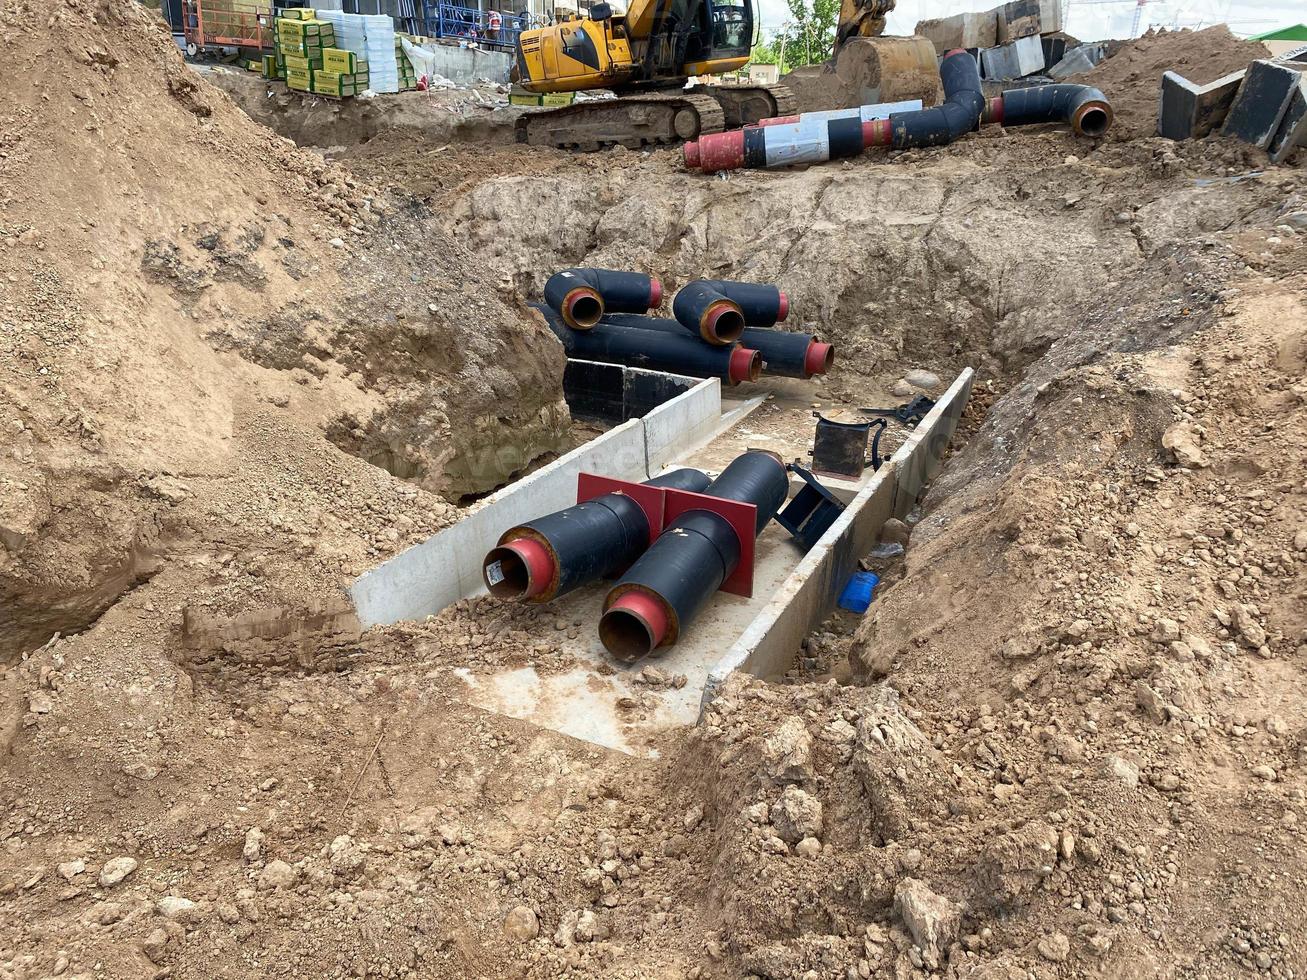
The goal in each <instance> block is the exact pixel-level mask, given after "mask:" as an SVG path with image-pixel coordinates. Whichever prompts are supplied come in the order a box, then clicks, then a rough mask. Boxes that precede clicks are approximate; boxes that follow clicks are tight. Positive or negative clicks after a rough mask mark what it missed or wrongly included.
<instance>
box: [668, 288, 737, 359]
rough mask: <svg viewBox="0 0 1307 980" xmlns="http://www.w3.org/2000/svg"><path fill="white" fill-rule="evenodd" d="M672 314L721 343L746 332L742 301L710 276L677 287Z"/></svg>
mask: <svg viewBox="0 0 1307 980" xmlns="http://www.w3.org/2000/svg"><path fill="white" fill-rule="evenodd" d="M672 315H673V316H675V317H676V320H677V322H678V323H680V325H681V326H683V327H684V328H685V329H686V330H688V331H690V332H691V333H692V334H695V335H697V336H698V337H700V338H701V339H703V340H704V341H706V342H707V343H710V344H716V345H718V346H724V345H726V344H733V343H735V341H737V340H739V339H740V334H742V333H743V332H744V312H743V311H742V310H741V309H740V304H739V303H737V302H735V300H733V299H730V298H729V297H728V296H727V295H726V294H725V293H723V292H722V291H721V290H720V289H718V288H717V284H716V283H713V282H709V281H708V280H706V279H696V280H695V281H694V282H689V283H686V284H685V285H684V286H682V287H681V288H680V289H679V290H677V293H676V298H675V299H674V300H672Z"/></svg>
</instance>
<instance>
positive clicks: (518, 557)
mask: <svg viewBox="0 0 1307 980" xmlns="http://www.w3.org/2000/svg"><path fill="white" fill-rule="evenodd" d="M556 571H557V566H556V565H555V564H554V556H553V554H551V553H550V551H549V549H548V548H546V547H545V546H544V545H542V544H541V543H540V542H539V541H536V540H535V539H533V538H514V539H513V540H512V541H507V542H505V543H504V544H501V545H500V546H499V547H498V548H491V549H490V553H489V554H487V555H486V560H485V564H484V565H483V566H482V568H481V577H482V578H483V579H484V580H485V583H486V588H487V589H489V590H490V594H491V595H492V596H494V597H495V598H497V599H534V598H535V597H536V596H539V595H542V594H544V593H545V592H546V591H548V589H549V586H550V584H551V583H552V582H553V581H554V574H555V572H556Z"/></svg>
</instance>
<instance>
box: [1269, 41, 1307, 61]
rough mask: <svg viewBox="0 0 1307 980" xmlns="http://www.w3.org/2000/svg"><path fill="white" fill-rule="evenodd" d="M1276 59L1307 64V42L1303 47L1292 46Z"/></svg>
mask: <svg viewBox="0 0 1307 980" xmlns="http://www.w3.org/2000/svg"><path fill="white" fill-rule="evenodd" d="M1275 60H1276V61H1285V62H1289V61H1292V62H1296V63H1298V64H1307V44H1304V45H1302V46H1301V47H1297V48H1291V49H1289V50H1288V51H1286V52H1284V54H1282V55H1280V56H1279V57H1277V58H1276V59H1275Z"/></svg>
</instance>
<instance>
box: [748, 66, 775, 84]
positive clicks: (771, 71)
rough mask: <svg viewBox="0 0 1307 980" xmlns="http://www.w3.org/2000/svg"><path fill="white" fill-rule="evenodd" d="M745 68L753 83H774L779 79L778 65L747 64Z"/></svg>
mask: <svg viewBox="0 0 1307 980" xmlns="http://www.w3.org/2000/svg"><path fill="white" fill-rule="evenodd" d="M745 70H746V71H747V72H748V74H749V81H751V82H753V83H754V84H755V85H775V84H776V83H777V82H779V81H780V80H781V68H780V65H748V66H747V67H746V69H745Z"/></svg>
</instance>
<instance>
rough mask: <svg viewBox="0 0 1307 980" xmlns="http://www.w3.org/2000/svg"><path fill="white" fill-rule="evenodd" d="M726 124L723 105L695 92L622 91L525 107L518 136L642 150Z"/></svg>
mask: <svg viewBox="0 0 1307 980" xmlns="http://www.w3.org/2000/svg"><path fill="white" fill-rule="evenodd" d="M725 128H726V117H725V114H724V113H723V111H722V106H721V105H720V104H719V103H718V102H717V100H716V99H714V98H712V97H710V96H709V95H703V94H699V93H698V92H697V91H696V92H675V93H662V92H657V93H649V94H646V95H623V96H619V97H618V98H615V99H605V100H603V101H595V102H582V103H580V104H578V105H570V106H564V107H562V108H559V109H550V110H548V111H547V112H527V113H524V114H523V115H522V116H520V117H519V118H518V120H517V128H516V133H517V141H518V142H519V143H527V144H530V145H532V146H557V147H561V148H563V149H575V150H600V149H603V148H604V147H606V146H625V147H628V148H629V149H633V150H638V149H639V148H640V147H642V146H651V145H657V144H660V143H681V142H683V141H685V140H693V139H698V138H699V137H700V136H702V135H704V134H705V133H720V132H721V131H722V130H723V129H725Z"/></svg>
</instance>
